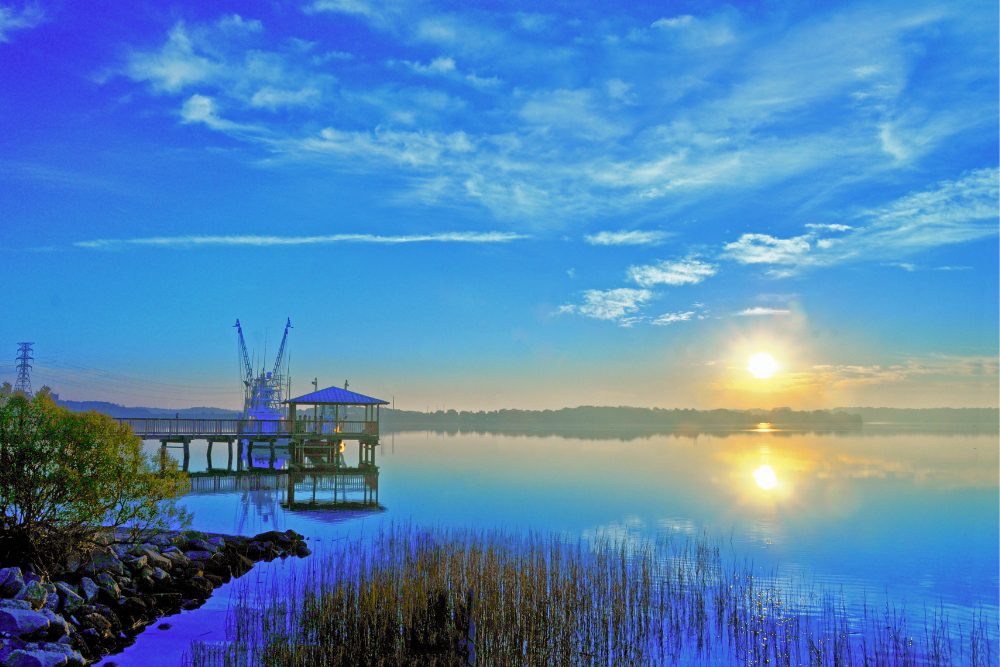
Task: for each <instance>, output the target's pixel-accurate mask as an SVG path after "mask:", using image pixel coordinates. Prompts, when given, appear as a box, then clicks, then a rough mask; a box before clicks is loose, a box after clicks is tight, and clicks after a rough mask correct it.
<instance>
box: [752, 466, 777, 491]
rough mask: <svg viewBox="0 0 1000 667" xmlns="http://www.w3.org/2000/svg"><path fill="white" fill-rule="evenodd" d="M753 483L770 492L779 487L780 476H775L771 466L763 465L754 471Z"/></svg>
mask: <svg viewBox="0 0 1000 667" xmlns="http://www.w3.org/2000/svg"><path fill="white" fill-rule="evenodd" d="M753 481H755V482H757V486H759V487H760V488H762V489H764V490H765V491H770V490H772V489H774V488H775V487H776V486H778V476H777V475H775V474H774V468H772V467H771V466H769V465H762V466H760V467H759V468H757V469H756V470H754V471H753Z"/></svg>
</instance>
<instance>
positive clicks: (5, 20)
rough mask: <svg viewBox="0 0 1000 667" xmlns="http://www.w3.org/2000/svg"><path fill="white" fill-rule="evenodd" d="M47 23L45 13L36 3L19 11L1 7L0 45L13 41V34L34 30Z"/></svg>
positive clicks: (27, 5) (29, 4)
mask: <svg viewBox="0 0 1000 667" xmlns="http://www.w3.org/2000/svg"><path fill="white" fill-rule="evenodd" d="M44 21H45V12H43V11H42V8H41V7H39V6H38V5H37V4H35V3H28V4H26V5H24V6H23V7H21V8H20V9H18V8H17V7H14V6H8V5H0V44H2V43H5V42H9V41H10V40H11V37H10V35H11V33H14V32H17V31H18V30H28V29H29V28H34V27H35V26H37V25H40V24H41V23H43V22H44Z"/></svg>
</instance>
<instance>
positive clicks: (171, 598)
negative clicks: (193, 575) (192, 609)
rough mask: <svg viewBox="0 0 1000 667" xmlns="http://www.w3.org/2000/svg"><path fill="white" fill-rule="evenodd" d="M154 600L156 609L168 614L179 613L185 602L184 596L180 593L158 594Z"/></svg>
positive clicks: (154, 596)
mask: <svg viewBox="0 0 1000 667" xmlns="http://www.w3.org/2000/svg"><path fill="white" fill-rule="evenodd" d="M152 598H153V604H154V605H156V608H157V609H160V610H163V611H165V612H167V613H172V612H174V611H177V610H178V609H180V607H181V604H183V602H184V596H183V595H181V594H180V593H157V594H155V595H153V596H152Z"/></svg>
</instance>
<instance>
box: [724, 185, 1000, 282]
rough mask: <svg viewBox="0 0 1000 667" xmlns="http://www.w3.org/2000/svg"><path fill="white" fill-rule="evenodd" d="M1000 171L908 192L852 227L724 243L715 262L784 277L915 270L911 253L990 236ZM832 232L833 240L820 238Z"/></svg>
mask: <svg viewBox="0 0 1000 667" xmlns="http://www.w3.org/2000/svg"><path fill="white" fill-rule="evenodd" d="M998 201H1000V170H998V169H997V168H985V169H977V170H974V171H971V172H968V173H966V174H964V175H963V176H961V177H960V178H958V179H955V180H946V181H941V182H939V183H937V184H936V185H935V186H934V187H932V188H930V189H927V190H923V191H919V192H913V193H910V194H907V195H904V196H903V197H900V198H898V199H896V200H894V201H892V202H890V203H888V204H886V205H884V206H881V207H877V208H873V209H869V210H867V211H864V212H862V213H861V214H859V215H857V216H856V217H857V220H858V223H857V224H855V225H850V226H848V225H840V224H837V225H818V224H810V225H806V226H807V227H808V228H809V229H810V232H809V233H807V234H803V235H800V236H793V237H788V238H779V237H776V236H772V235H770V234H755V233H750V234H743V235H741V236H740V238H739V239H737V240H736V241H733V242H731V243H727V244H725V246H724V248H723V252H722V255H721V256H722V257H723V258H725V259H729V260H732V261H735V262H738V263H740V264H765V265H769V266H771V267H772V268H770V269H769V271H768V273H769V275H771V276H773V277H784V276H789V275H793V274H795V273H796V272H798V271H800V270H802V269H804V268H806V267H825V266H833V265H836V264H842V263H847V262H862V261H873V262H879V263H881V264H884V265H886V266H895V267H898V268H901V269H903V270H905V271H915V270H916V269H917V268H918V265H917V264H916V263H914V262H912V261H907V258H909V257H910V256H912V255H914V254H915V253H918V252H921V251H924V250H928V249H932V248H939V247H943V246H948V245H954V244H959V243H967V242H969V241H975V240H978V239H983V238H989V237H991V236H996V235H997V233H998V231H1000V228H998V224H997V223H998V220H1000V216H998V212H997V203H998ZM822 232H836V233H837V236H835V237H829V236H826V237H824V236H822V235H821V233H822Z"/></svg>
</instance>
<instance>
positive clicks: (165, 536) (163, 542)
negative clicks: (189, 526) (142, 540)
mask: <svg viewBox="0 0 1000 667" xmlns="http://www.w3.org/2000/svg"><path fill="white" fill-rule="evenodd" d="M175 537H176V536H175V535H171V534H170V533H162V534H160V535H154V536H153V537H151V538H149V543H150V544H152V545H155V546H158V547H169V546H171V545H172V544H173V543H174V542H173V540H174V538H175Z"/></svg>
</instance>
